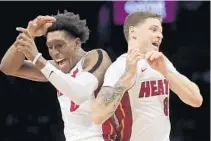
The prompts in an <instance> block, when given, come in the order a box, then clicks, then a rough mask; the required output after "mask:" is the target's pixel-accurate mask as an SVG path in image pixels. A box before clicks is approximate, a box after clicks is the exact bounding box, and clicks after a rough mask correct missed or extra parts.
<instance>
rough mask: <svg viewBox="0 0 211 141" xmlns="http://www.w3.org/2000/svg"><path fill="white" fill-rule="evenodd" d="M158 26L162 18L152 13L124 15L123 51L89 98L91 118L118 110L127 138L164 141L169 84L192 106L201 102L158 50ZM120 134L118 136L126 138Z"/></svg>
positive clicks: (192, 86)
mask: <svg viewBox="0 0 211 141" xmlns="http://www.w3.org/2000/svg"><path fill="white" fill-rule="evenodd" d="M162 30H163V29H162V25H161V17H160V16H158V15H157V14H154V13H151V12H135V13H132V14H130V15H129V16H128V17H127V18H126V19H125V23H124V35H125V38H126V40H127V42H128V52H127V53H126V54H123V55H121V56H120V57H119V58H117V60H116V61H115V62H114V63H113V64H112V65H111V66H110V67H109V68H108V70H107V72H106V74H105V77H104V84H103V87H102V88H101V90H100V92H99V93H98V96H97V98H96V99H95V102H94V103H93V115H92V116H93V121H94V122H95V123H98V124H100V123H103V122H104V121H105V120H106V119H107V118H109V117H110V116H111V115H113V114H114V112H115V110H116V109H117V110H118V109H121V110H122V117H123V119H122V120H119V126H120V127H121V128H120V129H121V130H122V131H124V130H127V132H131V131H132V133H131V134H129V133H128V134H127V135H128V136H130V135H131V136H130V137H128V138H130V141H141V140H143V141H169V134H170V121H169V89H171V90H172V91H173V92H174V93H175V94H177V95H178V97H179V98H180V99H181V100H182V101H183V102H184V103H186V104H188V105H190V106H192V107H200V106H201V104H202V96H201V95H200V91H199V88H198V87H197V85H196V84H194V83H193V82H191V81H190V80H189V79H188V78H187V77H185V76H184V75H182V74H180V73H179V72H178V71H177V70H176V69H175V68H174V66H173V65H172V63H171V62H170V61H169V60H168V59H167V58H166V56H165V55H164V54H163V53H161V52H159V47H160V44H161V41H162V38H163V35H162ZM117 119H118V118H117ZM127 123H132V126H130V125H128V124H127ZM121 133H122V134H121V139H120V140H121V141H126V140H124V133H123V132H121ZM128 140H129V139H128Z"/></svg>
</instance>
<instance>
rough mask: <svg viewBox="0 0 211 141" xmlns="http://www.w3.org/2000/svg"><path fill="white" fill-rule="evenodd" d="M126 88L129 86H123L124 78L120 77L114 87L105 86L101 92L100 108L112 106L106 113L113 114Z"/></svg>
mask: <svg viewBox="0 0 211 141" xmlns="http://www.w3.org/2000/svg"><path fill="white" fill-rule="evenodd" d="M126 90H127V88H126V87H124V86H122V79H120V80H119V81H118V82H117V83H116V85H115V86H114V87H113V88H111V87H104V89H103V90H102V91H101V92H100V93H99V95H100V96H101V98H100V101H99V103H98V106H99V107H101V108H100V109H104V108H105V107H110V108H109V111H108V113H106V114H109V115H113V113H114V112H115V111H116V108H117V107H118V105H119V103H120V102H121V99H122V97H123V95H124V93H125V91H126Z"/></svg>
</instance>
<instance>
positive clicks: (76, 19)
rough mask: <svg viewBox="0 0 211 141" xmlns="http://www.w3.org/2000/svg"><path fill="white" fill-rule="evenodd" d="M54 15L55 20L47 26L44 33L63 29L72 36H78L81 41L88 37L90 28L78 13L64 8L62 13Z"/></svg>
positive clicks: (83, 41)
mask: <svg viewBox="0 0 211 141" xmlns="http://www.w3.org/2000/svg"><path fill="white" fill-rule="evenodd" d="M54 17H55V18H56V22H54V23H53V25H52V26H51V27H49V28H48V31H47V33H46V35H47V34H48V33H49V32H53V31H57V30H64V31H66V32H67V33H70V34H71V35H72V36H74V37H76V38H77V37H78V38H80V40H81V42H82V43H85V42H86V41H87V40H88V39H89V32H90V30H89V28H88V26H87V25H86V20H81V19H80V16H79V15H78V14H74V13H73V12H68V11H67V10H65V11H64V13H59V12H58V14H57V15H55V16H54Z"/></svg>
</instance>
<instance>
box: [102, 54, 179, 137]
mask: <svg viewBox="0 0 211 141" xmlns="http://www.w3.org/2000/svg"><path fill="white" fill-rule="evenodd" d="M126 57H127V54H123V55H121V56H120V57H119V58H118V59H117V60H116V61H115V62H114V63H113V64H112V65H111V66H110V67H109V69H108V70H107V72H106V75H105V78H104V84H103V86H114V85H115V83H116V82H117V81H118V80H119V79H120V77H121V76H122V75H123V74H124V72H125V67H126ZM166 63H167V66H168V69H169V70H170V71H172V72H177V71H176V69H175V68H174V67H173V65H172V64H171V62H169V61H168V60H167V59H166ZM137 69H138V71H137V75H136V78H135V83H134V85H133V86H132V88H131V89H130V90H129V91H128V92H127V93H126V94H125V95H126V96H125V95H124V97H127V100H124V101H129V102H127V103H129V104H130V105H129V106H130V107H131V110H132V112H130V113H128V115H126V117H127V116H128V117H131V118H132V129H131V130H130V131H131V137H130V141H142V140H143V141H169V134H170V121H169V84H168V81H167V80H166V79H165V78H164V77H163V75H161V74H160V73H159V72H158V71H156V70H154V69H152V68H151V67H150V66H149V65H148V63H147V61H146V60H144V59H142V60H140V61H139V62H138V68H137ZM124 97H123V98H124ZM122 105H124V103H122ZM126 107H127V106H126ZM129 126H130V125H128V127H125V128H130V127H129Z"/></svg>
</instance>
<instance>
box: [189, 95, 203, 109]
mask: <svg viewBox="0 0 211 141" xmlns="http://www.w3.org/2000/svg"><path fill="white" fill-rule="evenodd" d="M202 103H203V98H202V96H201V95H199V97H197V98H195V99H194V100H193V101H192V103H191V104H190V105H191V106H192V107H194V108H199V107H201V105H202Z"/></svg>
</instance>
